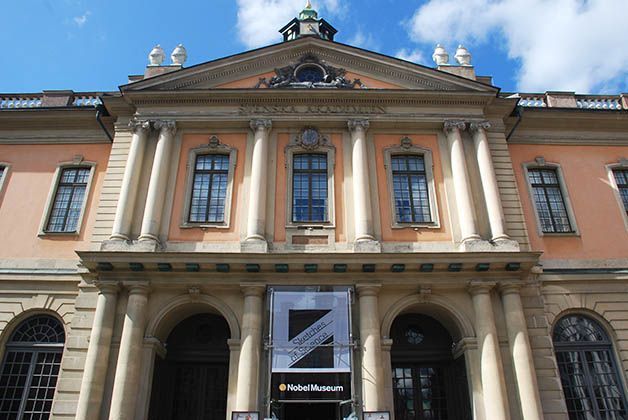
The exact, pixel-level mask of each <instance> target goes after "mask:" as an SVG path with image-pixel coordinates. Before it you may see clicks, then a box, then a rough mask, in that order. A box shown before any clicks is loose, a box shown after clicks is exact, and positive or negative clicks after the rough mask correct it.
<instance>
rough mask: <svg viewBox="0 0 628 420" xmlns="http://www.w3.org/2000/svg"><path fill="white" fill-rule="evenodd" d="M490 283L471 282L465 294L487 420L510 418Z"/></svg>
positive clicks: (507, 419)
mask: <svg viewBox="0 0 628 420" xmlns="http://www.w3.org/2000/svg"><path fill="white" fill-rule="evenodd" d="M493 286H494V285H493V284H491V283H483V282H471V284H470V285H469V292H470V293H471V298H472V300H473V311H474V312H475V331H476V335H477V339H478V350H479V352H480V372H481V377H482V394H483V396H484V409H485V411H486V418H487V419H500V420H509V419H510V409H509V408H508V396H507V395H506V382H505V380H504V372H503V366H502V358H501V355H500V350H499V337H498V336H497V328H496V327H495V318H494V316H493V306H492V303H491V294H490V291H491V289H492V287H493Z"/></svg>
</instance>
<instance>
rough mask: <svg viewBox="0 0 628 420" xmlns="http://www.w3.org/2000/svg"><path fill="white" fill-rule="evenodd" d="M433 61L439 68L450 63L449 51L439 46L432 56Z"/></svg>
mask: <svg viewBox="0 0 628 420" xmlns="http://www.w3.org/2000/svg"><path fill="white" fill-rule="evenodd" d="M432 60H434V62H435V63H436V64H437V65H439V66H440V65H443V64H447V63H448V62H449V54H447V51H446V50H445V48H444V47H443V46H442V45H440V44H438V45H436V48H435V49H434V54H432Z"/></svg>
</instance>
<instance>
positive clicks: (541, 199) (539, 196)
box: [528, 168, 573, 233]
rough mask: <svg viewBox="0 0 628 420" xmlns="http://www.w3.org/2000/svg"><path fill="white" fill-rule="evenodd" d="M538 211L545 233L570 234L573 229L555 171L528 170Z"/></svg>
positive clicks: (545, 169)
mask: <svg viewBox="0 0 628 420" xmlns="http://www.w3.org/2000/svg"><path fill="white" fill-rule="evenodd" d="M528 177H529V180H530V186H531V187H532V192H533V195H534V202H535V203H536V210H537V212H538V215H539V221H540V223H541V230H542V231H543V232H545V233H570V232H573V228H572V226H571V224H570V222H569V214H568V213H567V208H566V206H565V201H564V199H563V194H562V191H561V188H560V184H559V182H558V175H557V173H556V170H555V169H547V168H530V169H528Z"/></svg>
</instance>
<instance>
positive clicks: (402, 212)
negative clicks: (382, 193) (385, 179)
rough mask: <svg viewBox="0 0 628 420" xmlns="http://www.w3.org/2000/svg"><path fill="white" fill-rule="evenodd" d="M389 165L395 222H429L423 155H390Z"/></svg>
mask: <svg viewBox="0 0 628 420" xmlns="http://www.w3.org/2000/svg"><path fill="white" fill-rule="evenodd" d="M391 166H392V177H393V193H394V199H395V210H396V216H397V222H398V223H412V222H431V217H430V203H429V193H428V189H427V178H426V174H425V163H424V161H423V156H418V155H395V156H391Z"/></svg>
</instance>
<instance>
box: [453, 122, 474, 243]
mask: <svg viewBox="0 0 628 420" xmlns="http://www.w3.org/2000/svg"><path fill="white" fill-rule="evenodd" d="M464 128H465V123H464V122H462V121H445V135H446V136H447V141H448V142H449V156H450V158H451V174H452V177H453V181H454V190H455V191H456V203H457V204H458V219H459V221H460V234H461V236H462V237H461V242H464V241H468V240H470V239H480V235H478V232H477V228H476V225H475V216H474V212H473V199H472V198H471V190H470V189H469V180H468V177H469V175H468V172H467V164H466V159H465V155H464V147H463V145H462V138H461V137H460V131H461V130H464Z"/></svg>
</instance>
